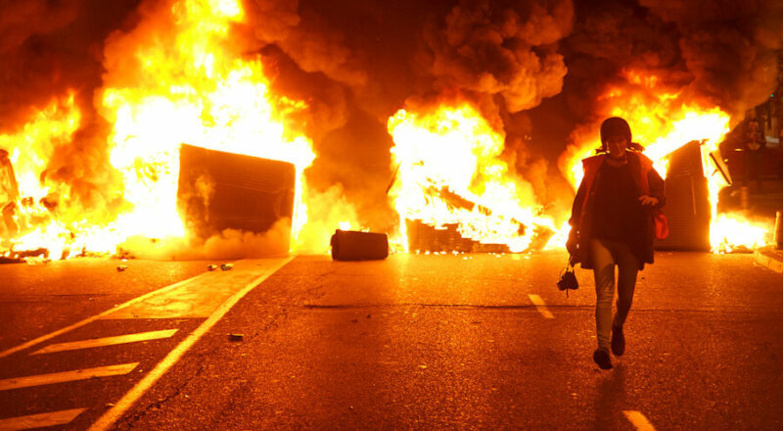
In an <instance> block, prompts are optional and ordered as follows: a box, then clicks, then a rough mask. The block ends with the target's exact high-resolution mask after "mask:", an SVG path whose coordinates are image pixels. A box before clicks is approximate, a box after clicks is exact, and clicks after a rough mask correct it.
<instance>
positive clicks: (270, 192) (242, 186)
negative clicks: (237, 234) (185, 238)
mask: <svg viewBox="0 0 783 431" xmlns="http://www.w3.org/2000/svg"><path fill="white" fill-rule="evenodd" d="M295 181H296V170H295V167H294V165H293V164H291V163H287V162H281V161H277V160H269V159H263V158H258V157H251V156H245V155H240V154H232V153H226V152H222V151H215V150H208V149H205V148H200V147H194V146H192V145H185V144H183V145H182V146H181V149H180V172H179V183H178V189H177V208H178V210H179V212H180V214H182V216H183V219H184V220H185V223H186V225H187V226H188V229H189V230H190V231H191V232H194V233H196V234H197V235H198V236H200V237H202V238H208V237H210V236H212V235H214V234H217V233H219V232H221V231H222V230H224V229H236V230H242V231H248V232H253V233H263V232H266V231H268V230H269V229H270V228H271V227H272V226H273V225H274V224H275V223H277V222H278V221H280V220H285V221H287V223H288V227H289V230H290V227H291V220H292V219H293V209H294V191H295ZM286 249H287V246H286Z"/></svg>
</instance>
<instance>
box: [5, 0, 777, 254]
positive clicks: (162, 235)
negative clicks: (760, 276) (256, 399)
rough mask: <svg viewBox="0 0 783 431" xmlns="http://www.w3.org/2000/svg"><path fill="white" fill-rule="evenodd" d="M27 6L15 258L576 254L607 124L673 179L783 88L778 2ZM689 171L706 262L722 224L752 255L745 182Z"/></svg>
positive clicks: (8, 108) (12, 36)
mask: <svg viewBox="0 0 783 431" xmlns="http://www.w3.org/2000/svg"><path fill="white" fill-rule="evenodd" d="M17 3H18V2H17ZM17 3H14V2H6V3H4V4H3V5H2V6H0V12H1V13H2V14H3V17H5V19H3V20H2V22H0V53H2V55H3V59H4V62H3V64H1V65H0V149H4V150H3V153H1V154H3V155H2V156H1V157H0V208H2V216H3V218H2V223H0V224H1V225H2V226H0V254H1V255H2V256H4V258H5V259H10V260H15V259H16V260H25V259H61V258H65V257H75V256H80V255H102V256H117V257H133V256H142V257H153V258H161V259H166V258H173V257H176V258H214V259H227V258H229V257H241V256H244V255H257V254H258V253H259V252H260V251H261V250H269V249H270V248H271V249H275V250H283V252H284V253H287V252H288V251H289V250H291V251H294V252H297V253H305V252H307V253H312V252H318V253H324V252H325V251H326V250H328V246H329V241H330V237H331V233H332V232H333V229H334V226H336V225H337V224H338V222H341V221H345V220H349V221H350V222H351V223H352V224H353V225H356V226H370V227H372V228H373V229H374V230H376V231H383V232H389V233H390V234H391V238H389V240H390V241H391V242H392V243H400V244H405V245H407V246H408V247H409V248H410V249H411V250H413V249H422V250H424V249H433V250H434V249H436V248H440V249H443V248H444V247H445V248H446V249H451V250H460V251H461V250H470V251H482V250H508V251H512V252H519V251H530V250H541V249H544V248H547V247H562V245H563V243H564V240H563V238H564V237H565V236H566V235H567V233H565V232H563V228H562V227H561V226H564V221H565V218H566V217H567V213H568V203H569V202H570V201H571V198H572V196H573V195H572V193H573V190H572V189H571V188H569V187H574V186H575V185H576V184H578V179H579V178H578V177H579V175H580V173H579V172H578V169H579V166H580V165H579V160H580V159H581V158H584V157H586V156H587V155H591V154H592V151H593V150H594V148H595V147H597V146H598V145H597V143H598V138H597V136H596V135H595V131H596V130H597V127H596V123H597V122H598V121H600V120H601V119H603V118H606V117H608V116H612V115H618V116H623V117H625V118H627V119H628V120H629V122H630V123H631V124H632V125H633V127H634V133H635V135H636V137H637V139H638V140H639V142H640V143H642V144H643V145H644V146H645V147H646V148H647V149H646V154H647V155H648V156H650V157H651V158H653V159H655V160H657V161H659V162H661V163H665V156H666V155H667V154H674V153H675V152H678V151H680V150H678V148H680V147H682V146H683V145H686V144H687V143H688V142H691V141H694V140H698V141H700V142H703V143H702V144H701V145H700V148H701V150H700V151H701V154H702V157H704V154H713V152H714V151H715V150H716V148H717V144H718V143H719V142H720V141H721V139H722V137H723V136H724V135H725V134H726V133H727V131H728V130H729V129H730V127H731V126H732V125H733V124H737V123H739V122H740V121H741V120H742V116H743V115H744V112H745V110H746V109H747V108H749V107H752V106H755V105H756V104H758V103H760V102H762V101H764V100H766V99H767V98H768V97H769V95H770V94H771V93H772V92H773V91H774V90H775V88H776V86H777V85H778V80H779V76H778V75H779V64H780V58H779V51H780V49H781V47H783V34H781V32H780V22H781V20H783V10H782V9H781V8H780V7H779V5H778V2H776V1H772V0H762V1H758V2H753V3H748V4H745V3H742V4H740V3H737V4H731V5H729V4H727V3H726V2H718V1H713V0H703V1H701V2H699V3H698V5H696V6H694V5H691V4H690V3H688V2H684V1H674V2H667V3H665V4H664V3H662V2H660V1H656V0H638V1H632V2H617V1H603V2H598V3H595V2H588V1H582V0H575V1H572V0H556V1H540V0H531V1H524V2H507V1H500V2H488V1H483V0H476V1H474V0H458V1H455V2H453V4H441V3H438V2H435V3H433V2H418V1H407V0H402V1H401V2H397V3H395V6H394V8H390V7H389V6H388V4H385V3H372V4H363V5H362V7H355V6H356V5H355V4H353V3H352V2H351V1H350V0H341V1H338V2H337V3H334V2H321V1H311V2H284V1H276V0H263V1H254V2H249V1H240V0H222V1H196V0H154V1H153V0H141V1H137V0H130V1H117V2H101V1H98V0H74V1H71V2H65V3H62V2H45V1H38V0H31V1H29V2H24V5H22V3H19V4H17ZM33 17H44V19H38V18H35V19H34V18H33ZM345 22H350V23H351V25H350V26H345V25H342V23H345ZM368 35H372V36H371V37H368ZM780 111H783V110H780ZM773 115H777V118H776V121H777V122H778V123H777V124H780V123H783V117H780V114H779V112H778V111H775V112H771V113H770V116H773ZM771 121H772V118H769V122H770V123H771ZM778 128H779V126H778ZM183 143H187V144H188V145H187V146H185V147H184V148H185V150H184V151H183V152H181V151H180V148H181V146H182V144H183ZM683 148H684V147H683ZM389 149H391V151H389ZM688 151H689V150H683V151H682V152H688ZM200 152H203V153H204V154H207V153H209V152H215V153H214V154H221V155H226V156H225V158H221V160H225V162H224V161H221V162H217V159H215V164H214V165H213V166H212V169H213V170H215V171H216V172H218V171H221V170H222V171H221V172H222V173H221V174H220V175H223V174H225V176H226V178H227V177H230V176H231V175H232V174H235V173H237V172H233V170H232V168H230V167H229V165H230V164H231V162H229V161H228V160H229V159H233V158H242V157H249V158H255V159H266V160H269V161H270V163H271V165H275V164H281V166H282V165H286V166H288V167H287V168H285V170H287V171H288V172H287V173H286V174H285V175H283V176H285V178H286V179H285V181H284V183H285V184H284V185H281V184H282V183H280V184H272V183H273V182H274V181H271V182H269V181H267V179H264V178H261V177H263V174H261V173H259V172H264V171H265V169H266V168H258V169H255V168H254V169H252V170H251V171H252V172H251V173H248V174H245V175H241V176H240V177H241V178H239V179H237V178H233V179H230V180H225V178H223V177H220V175H212V176H211V177H208V176H204V175H202V173H199V172H196V169H201V168H196V166H197V165H199V163H201V165H202V167H203V166H208V165H209V163H208V162H204V163H202V162H203V160H202V162H199V161H193V160H190V159H189V158H190V156H192V155H193V154H195V153H200ZM210 154H211V153H210ZM227 154H230V156H228V155H227ZM677 157H679V156H677ZM675 158H676V157H675V156H674V155H673V156H672V157H671V158H670V163H671V164H670V169H672V172H671V178H670V182H671V187H672V193H673V194H674V197H675V200H677V197H676V195H677V193H679V191H678V190H679V187H680V186H679V185H678V184H679V183H678V182H682V183H683V184H686V183H687V184H690V182H691V181H696V182H697V183H698V184H697V186H698V189H699V190H700V192H699V193H701V191H704V188H705V183H706V192H704V193H703V195H704V196H702V194H699V197H698V202H697V206H698V209H699V211H698V214H699V226H700V228H699V241H698V242H699V245H698V248H699V249H704V248H707V247H705V244H704V242H703V239H704V234H705V230H704V229H703V225H704V224H705V223H706V224H707V225H709V226H708V230H707V232H709V247H708V248H711V249H713V250H717V249H719V248H720V249H723V250H726V249H730V248H731V247H732V244H738V240H736V239H734V238H731V239H729V237H728V235H727V234H725V233H719V232H724V231H725V229H724V228H723V227H722V226H724V225H726V224H727V223H728V222H726V221H725V220H727V219H728V217H727V216H726V215H724V214H719V213H718V212H717V209H716V208H717V197H718V191H719V190H720V188H721V187H725V183H726V182H728V181H727V178H724V179H723V180H721V179H719V178H718V176H716V175H714V173H713V172H711V171H710V172H707V171H705V172H704V173H703V174H702V176H697V175H696V174H693V175H690V176H688V178H687V179H686V178H685V177H684V176H682V175H680V174H679V173H677V170H678V168H676V166H675V165H676V164H677V163H676V162H675V160H674V159H675ZM189 160H190V161H189ZM555 161H556V162H555ZM224 163H225V164H224ZM271 165H270V166H271ZM398 166H399V174H398V175H397V178H396V181H395V183H394V185H393V187H392V188H391V190H389V193H388V196H387V195H386V194H385V193H383V190H384V187H385V186H386V184H387V183H388V175H389V173H390V172H389V171H391V170H393V169H395V168H396V167H398ZM712 166H713V165H711V164H710V163H709V162H708V161H706V162H704V165H703V168H705V169H708V170H709V169H712ZM270 169H274V168H270ZM659 171H661V172H665V171H666V168H665V166H664V167H662V168H660V169H659ZM9 173H10V174H9ZM218 177H220V178H218ZM721 181H722V182H721ZM232 184H233V185H232ZM238 184H244V185H245V186H241V187H239V189H242V190H241V191H240V190H239V189H238V188H237V187H235V186H236V185H238ZM687 184H686V185H687ZM682 187H685V185H683V186H682ZM221 199H223V200H221ZM250 203H252V204H253V205H255V204H258V206H252V205H245V204H250ZM178 207H179V209H184V213H182V214H181V213H180V212H178ZM671 211H674V212H677V211H678V209H677V208H672V209H671ZM183 214H184V216H183ZM683 214H684V213H683ZM707 214H708V215H707ZM267 216H269V217H267ZM670 219H671V218H670ZM281 220H283V221H281ZM731 220H732V223H738V224H741V225H745V226H746V227H747V226H748V225H749V224H750V223H748V222H747V220H745V219H744V218H743V217H742V216H740V215H736V214H734V215H732V217H731ZM674 223H675V224H676V223H679V222H678V221H677V216H676V215H675V220H674ZM732 226H734V227H732V228H730V230H732V231H738V230H739V229H737V228H736V225H732ZM674 228H675V230H676V229H677V227H676V226H675V227H674ZM762 236H763V234H762ZM676 239H677V235H676V234H675V235H674V236H673V237H672V239H671V241H675V240H676ZM754 242H755V244H756V245H758V244H760V240H754ZM717 244H723V245H721V246H719V247H718V246H717ZM746 247H751V248H752V247H753V243H750V244H749V245H746Z"/></svg>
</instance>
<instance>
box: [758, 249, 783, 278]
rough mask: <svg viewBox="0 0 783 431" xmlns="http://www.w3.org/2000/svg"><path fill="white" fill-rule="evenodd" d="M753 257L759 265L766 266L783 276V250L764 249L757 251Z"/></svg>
mask: <svg viewBox="0 0 783 431" xmlns="http://www.w3.org/2000/svg"><path fill="white" fill-rule="evenodd" d="M753 257H754V259H755V261H756V263H758V264H759V265H762V266H766V267H767V268H769V269H771V270H773V271H775V272H777V273H779V274H783V250H775V249H774V248H764V249H761V250H756V251H755V252H754V253H753Z"/></svg>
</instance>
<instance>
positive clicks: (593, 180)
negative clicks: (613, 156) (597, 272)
mask: <svg viewBox="0 0 783 431" xmlns="http://www.w3.org/2000/svg"><path fill="white" fill-rule="evenodd" d="M606 158H607V156H606V154H599V155H597V156H593V157H589V158H587V159H584V160H582V165H583V167H584V173H585V175H584V178H583V179H582V183H581V184H580V185H579V189H578V190H577V192H576V198H574V205H573V208H572V209H571V219H570V220H569V221H568V224H570V225H571V234H570V236H569V238H568V243H567V244H566V247H567V248H568V252H569V253H570V254H571V260H572V262H573V263H574V264H576V263H580V264H581V265H582V268H584V269H592V268H593V264H592V258H591V256H590V247H589V244H590V239H591V238H592V234H591V227H592V225H593V214H594V203H595V195H596V190H597V187H594V186H595V185H596V184H597V180H598V178H599V176H600V175H601V166H603V164H604V162H605V161H606ZM628 163H629V167H630V170H631V172H632V173H633V180H634V188H635V189H636V191H637V195H638V196H643V195H648V196H652V197H654V198H656V199H658V204H657V205H655V207H654V208H653V207H650V208H649V209H648V210H647V211H646V212H645V217H644V222H643V223H642V226H640V232H639V236H638V238H634V239H636V241H631V239H629V245H630V244H634V246H633V247H631V251H632V252H633V253H634V254H635V255H636V257H637V258H638V259H639V262H641V265H640V268H639V269H643V268H644V264H645V263H653V254H654V253H653V245H654V241H655V224H654V222H653V210H654V209H656V210H657V209H660V208H662V207H663V206H664V205H665V204H666V196H665V195H664V181H663V178H661V176H660V175H659V174H658V172H657V171H656V170H655V169H654V168H653V166H652V161H651V160H650V159H648V158H647V157H646V156H644V155H643V154H640V153H635V152H631V151H629V152H628Z"/></svg>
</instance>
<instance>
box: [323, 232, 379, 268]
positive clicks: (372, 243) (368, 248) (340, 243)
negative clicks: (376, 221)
mask: <svg viewBox="0 0 783 431" xmlns="http://www.w3.org/2000/svg"><path fill="white" fill-rule="evenodd" d="M388 255H389V238H388V237H387V236H386V234H385V233H374V232H358V231H352V230H339V229H338V230H337V231H335V233H334V235H332V259H334V260H381V259H386V257H387V256H388Z"/></svg>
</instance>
